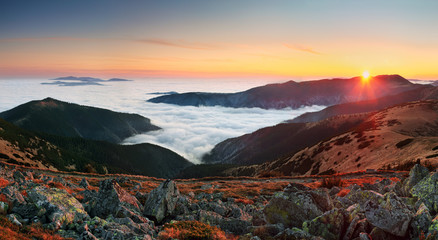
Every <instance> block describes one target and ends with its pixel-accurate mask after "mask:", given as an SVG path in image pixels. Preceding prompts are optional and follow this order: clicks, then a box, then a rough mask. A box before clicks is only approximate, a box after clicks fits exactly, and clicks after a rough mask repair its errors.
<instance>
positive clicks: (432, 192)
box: [411, 172, 438, 213]
mask: <svg viewBox="0 0 438 240" xmlns="http://www.w3.org/2000/svg"><path fill="white" fill-rule="evenodd" d="M411 194H412V195H413V196H415V197H418V198H419V201H421V202H423V203H424V204H425V205H426V207H427V208H428V209H429V211H431V212H432V213H437V212H438V172H436V173H434V174H433V175H430V176H427V177H425V178H423V179H422V180H421V181H420V182H418V183H417V184H416V185H415V186H413V187H412V189H411Z"/></svg>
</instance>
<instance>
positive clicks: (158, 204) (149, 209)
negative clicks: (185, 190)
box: [143, 180, 180, 223]
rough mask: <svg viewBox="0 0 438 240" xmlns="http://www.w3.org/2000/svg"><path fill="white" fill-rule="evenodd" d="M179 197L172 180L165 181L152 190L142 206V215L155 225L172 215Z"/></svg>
mask: <svg viewBox="0 0 438 240" xmlns="http://www.w3.org/2000/svg"><path fill="white" fill-rule="evenodd" d="M179 196H180V193H179V190H178V187H177V186H176V184H175V182H174V181H172V180H166V181H164V182H162V183H161V184H160V186H158V187H157V188H155V189H154V190H152V191H151V192H150V193H149V195H148V198H147V199H146V202H145V204H144V209H143V214H144V215H145V216H146V217H148V218H150V219H152V220H154V221H155V222H157V223H160V222H162V221H163V220H164V219H165V218H166V217H170V216H172V215H173V214H174V210H175V207H176V205H177V202H178V198H179Z"/></svg>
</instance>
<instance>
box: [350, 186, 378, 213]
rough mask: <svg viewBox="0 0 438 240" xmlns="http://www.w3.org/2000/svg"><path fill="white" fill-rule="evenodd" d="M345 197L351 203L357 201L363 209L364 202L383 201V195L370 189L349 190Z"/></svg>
mask: <svg viewBox="0 0 438 240" xmlns="http://www.w3.org/2000/svg"><path fill="white" fill-rule="evenodd" d="M345 198H346V199H348V200H350V201H351V202H352V203H357V204H359V206H360V207H361V208H362V209H363V208H364V206H365V203H366V202H368V201H372V202H374V203H380V202H382V201H383V195H382V194H380V193H378V192H375V191H372V190H360V189H359V190H351V191H350V192H349V193H348V194H347V195H345Z"/></svg>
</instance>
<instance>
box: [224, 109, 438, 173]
mask: <svg viewBox="0 0 438 240" xmlns="http://www.w3.org/2000/svg"><path fill="white" fill-rule="evenodd" d="M417 160H420V161H430V162H432V163H433V164H436V163H438V100H426V101H418V102H411V103H404V104H401V105H398V106H394V107H390V108H387V109H384V110H382V111H379V112H377V113H375V114H373V115H371V116H370V117H368V118H367V119H366V120H365V121H364V122H363V123H362V124H360V125H359V126H357V127H356V128H354V129H353V130H351V131H349V132H347V133H344V134H341V135H338V136H335V137H332V138H330V139H328V140H325V141H321V142H319V143H318V144H316V145H314V146H312V147H309V148H305V149H303V150H301V151H299V152H297V153H295V154H292V155H290V156H285V157H283V158H280V159H278V160H276V161H272V162H268V163H265V164H262V165H253V166H249V167H239V168H235V169H232V170H230V171H229V172H228V174H231V175H239V174H241V173H242V172H245V173H246V174H249V175H257V174H259V173H261V172H264V171H278V172H282V173H283V174H286V175H297V174H298V175H303V174H304V175H306V174H321V173H333V172H348V171H350V172H351V171H357V170H365V169H378V168H388V167H389V168H393V167H396V166H398V165H402V164H405V163H407V162H413V161H417Z"/></svg>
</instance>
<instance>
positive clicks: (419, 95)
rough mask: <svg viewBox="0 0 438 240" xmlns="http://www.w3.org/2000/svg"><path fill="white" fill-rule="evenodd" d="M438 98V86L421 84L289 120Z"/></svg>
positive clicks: (305, 119) (313, 120)
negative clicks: (412, 88) (388, 94)
mask: <svg viewBox="0 0 438 240" xmlns="http://www.w3.org/2000/svg"><path fill="white" fill-rule="evenodd" d="M427 99H438V87H433V86H431V85H419V86H418V87H417V88H416V89H414V90H410V91H406V92H402V93H399V94H395V95H391V96H385V97H381V98H378V99H374V100H367V101H358V102H351V103H344V104H338V105H334V106H330V107H327V108H325V109H323V110H321V111H318V112H311V113H304V114H302V115H300V116H298V117H296V118H294V119H292V120H290V121H288V122H292V123H302V122H316V121H320V120H323V119H326V118H329V117H332V116H336V115H341V114H353V113H363V112H372V111H377V110H380V109H383V108H386V107H390V106H393V105H396V104H401V103H405V102H411V101H419V100H427Z"/></svg>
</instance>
